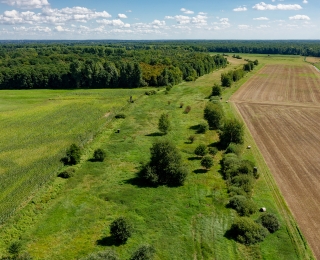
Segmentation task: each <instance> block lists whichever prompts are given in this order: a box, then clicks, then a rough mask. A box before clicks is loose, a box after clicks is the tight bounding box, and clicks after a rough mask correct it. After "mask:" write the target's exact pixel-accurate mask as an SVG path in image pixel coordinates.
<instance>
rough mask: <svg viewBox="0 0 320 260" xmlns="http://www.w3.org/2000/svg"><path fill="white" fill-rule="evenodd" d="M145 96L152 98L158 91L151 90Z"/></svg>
mask: <svg viewBox="0 0 320 260" xmlns="http://www.w3.org/2000/svg"><path fill="white" fill-rule="evenodd" d="M145 94H146V95H147V96H152V95H155V94H157V91H155V90H150V91H146V92H145Z"/></svg>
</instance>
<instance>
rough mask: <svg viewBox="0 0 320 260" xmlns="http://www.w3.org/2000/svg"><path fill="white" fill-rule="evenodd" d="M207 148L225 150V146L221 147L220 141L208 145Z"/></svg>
mask: <svg viewBox="0 0 320 260" xmlns="http://www.w3.org/2000/svg"><path fill="white" fill-rule="evenodd" d="M208 147H215V148H217V149H218V150H219V151H223V150H225V149H226V146H225V145H223V144H222V143H221V142H220V141H218V142H214V143H212V144H209V145H208Z"/></svg>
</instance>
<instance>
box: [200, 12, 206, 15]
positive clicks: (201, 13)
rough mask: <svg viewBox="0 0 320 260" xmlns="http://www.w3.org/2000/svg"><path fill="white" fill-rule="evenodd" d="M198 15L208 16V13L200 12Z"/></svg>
mask: <svg viewBox="0 0 320 260" xmlns="http://www.w3.org/2000/svg"><path fill="white" fill-rule="evenodd" d="M198 14H199V15H207V13H204V12H199V13H198Z"/></svg>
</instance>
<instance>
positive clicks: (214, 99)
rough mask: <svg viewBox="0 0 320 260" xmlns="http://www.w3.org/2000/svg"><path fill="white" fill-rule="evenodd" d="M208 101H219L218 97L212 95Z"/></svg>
mask: <svg viewBox="0 0 320 260" xmlns="http://www.w3.org/2000/svg"><path fill="white" fill-rule="evenodd" d="M210 102H211V103H213V104H219V103H220V97H218V96H212V97H210Z"/></svg>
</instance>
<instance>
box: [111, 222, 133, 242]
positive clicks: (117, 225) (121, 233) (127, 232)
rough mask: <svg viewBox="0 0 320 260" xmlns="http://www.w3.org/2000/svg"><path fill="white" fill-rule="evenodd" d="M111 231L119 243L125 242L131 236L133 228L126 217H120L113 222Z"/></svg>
mask: <svg viewBox="0 0 320 260" xmlns="http://www.w3.org/2000/svg"><path fill="white" fill-rule="evenodd" d="M110 233H111V235H112V236H113V238H114V239H115V240H116V241H117V242H118V243H121V244H124V243H125V242H126V241H127V240H128V238H129V237H131V234H132V228H131V225H130V224H129V223H128V222H127V221H126V219H125V218H123V217H119V218H117V219H116V220H114V221H113V222H112V223H111V225H110Z"/></svg>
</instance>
